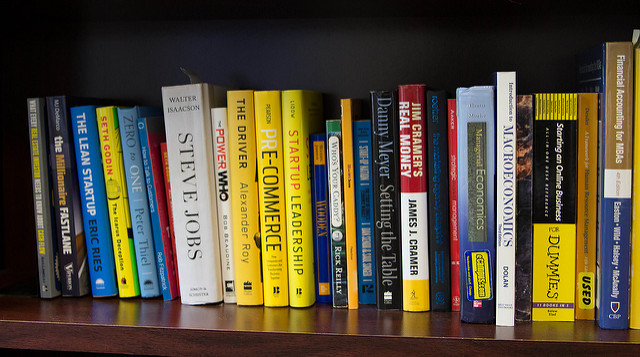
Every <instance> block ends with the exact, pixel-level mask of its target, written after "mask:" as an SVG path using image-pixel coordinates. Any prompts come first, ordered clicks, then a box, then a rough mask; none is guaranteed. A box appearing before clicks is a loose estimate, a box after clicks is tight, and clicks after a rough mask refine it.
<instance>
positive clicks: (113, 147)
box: [96, 106, 140, 298]
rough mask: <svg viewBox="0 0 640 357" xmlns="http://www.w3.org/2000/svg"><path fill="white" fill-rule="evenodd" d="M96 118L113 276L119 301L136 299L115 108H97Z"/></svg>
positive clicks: (133, 249) (135, 262)
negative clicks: (115, 277)
mask: <svg viewBox="0 0 640 357" xmlns="http://www.w3.org/2000/svg"><path fill="white" fill-rule="evenodd" d="M96 116H97V118H96V121H97V122H98V128H99V131H100V135H99V137H100V148H101V153H102V169H103V172H104V181H105V189H106V191H107V204H108V206H109V222H110V224H111V240H112V244H113V254H114V258H115V263H116V276H117V277H118V295H119V296H120V297H122V298H125V297H134V296H139V295H140V286H139V284H138V264H137V261H136V256H135V245H134V241H133V229H132V227H131V217H130V212H129V203H128V201H129V197H128V192H127V182H126V178H125V168H124V158H123V157H122V144H121V142H120V125H119V122H118V113H117V107H115V106H106V107H98V108H97V109H96Z"/></svg>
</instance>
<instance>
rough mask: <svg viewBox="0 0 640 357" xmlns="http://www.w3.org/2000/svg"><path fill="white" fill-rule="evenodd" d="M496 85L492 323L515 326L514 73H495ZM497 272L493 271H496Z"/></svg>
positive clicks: (515, 192) (515, 190) (515, 98)
mask: <svg viewBox="0 0 640 357" xmlns="http://www.w3.org/2000/svg"><path fill="white" fill-rule="evenodd" d="M494 81H495V86H496V92H495V93H496V141H497V142H496V192H497V193H498V197H497V199H496V271H497V272H499V274H500V277H501V279H500V283H498V282H496V325H498V326H514V325H515V288H516V286H515V274H516V222H515V221H516V199H517V189H516V100H517V97H516V73H515V72H498V73H496V74H495V78H494ZM496 274H497V273H496Z"/></svg>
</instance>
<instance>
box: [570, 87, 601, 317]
mask: <svg viewBox="0 0 640 357" xmlns="http://www.w3.org/2000/svg"><path fill="white" fill-rule="evenodd" d="M597 161H598V94H597V93H581V94H578V167H577V175H576V176H577V185H578V186H577V189H578V192H577V197H576V199H577V202H576V204H577V208H576V212H577V215H576V237H577V240H576V304H575V318H576V319H581V320H594V319H595V306H596V304H595V300H596V299H595V298H596V222H597V209H598V202H597V195H598V192H597V188H598V171H597V167H598V162H597Z"/></svg>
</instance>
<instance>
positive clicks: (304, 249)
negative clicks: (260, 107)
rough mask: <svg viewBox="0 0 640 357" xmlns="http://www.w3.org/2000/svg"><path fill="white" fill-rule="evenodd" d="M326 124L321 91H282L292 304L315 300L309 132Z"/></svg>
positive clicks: (319, 129)
mask: <svg viewBox="0 0 640 357" xmlns="http://www.w3.org/2000/svg"><path fill="white" fill-rule="evenodd" d="M323 126H324V118H323V113H322V94H321V93H319V92H314V91H309V90H285V91H283V92H282V132H283V151H284V162H285V163H287V164H286V165H284V183H285V199H286V201H285V202H286V203H287V204H286V209H285V211H286V217H287V248H288V249H287V259H288V267H289V305H290V306H292V307H308V306H311V305H313V304H314V303H315V301H316V293H315V273H314V264H313V246H314V244H313V231H314V229H313V206H312V200H311V189H312V187H311V165H312V163H311V160H310V154H311V150H312V148H311V147H310V146H309V135H310V133H315V132H319V131H321V130H322V129H323Z"/></svg>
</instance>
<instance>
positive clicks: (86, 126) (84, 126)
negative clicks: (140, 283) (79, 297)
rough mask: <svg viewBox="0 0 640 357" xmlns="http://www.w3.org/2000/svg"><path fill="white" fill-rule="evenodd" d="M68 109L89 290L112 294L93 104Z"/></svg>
mask: <svg viewBox="0 0 640 357" xmlns="http://www.w3.org/2000/svg"><path fill="white" fill-rule="evenodd" d="M70 112H71V125H72V127H73V140H74V146H75V151H76V164H77V165H76V166H77V169H78V182H79V183H80V185H79V186H80V201H81V203H82V220H83V223H84V232H85V235H84V237H85V242H86V244H87V261H88V264H89V277H90V280H91V294H92V295H93V296H94V297H106V296H115V295H117V294H118V284H117V280H116V279H117V278H116V266H115V260H114V255H113V242H112V240H111V223H110V221H109V208H108V206H107V191H106V189H105V184H104V173H103V171H102V156H101V155H102V154H101V151H100V140H99V138H98V120H97V118H96V107H95V106H81V107H72V108H71V109H70Z"/></svg>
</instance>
